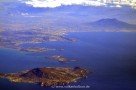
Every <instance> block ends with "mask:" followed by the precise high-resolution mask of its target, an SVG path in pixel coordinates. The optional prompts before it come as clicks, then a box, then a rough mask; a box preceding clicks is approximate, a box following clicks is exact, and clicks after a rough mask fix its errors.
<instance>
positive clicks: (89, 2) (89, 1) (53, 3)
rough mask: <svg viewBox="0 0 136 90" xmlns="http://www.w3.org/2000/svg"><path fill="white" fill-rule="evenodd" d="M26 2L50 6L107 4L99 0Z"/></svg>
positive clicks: (39, 0)
mask: <svg viewBox="0 0 136 90" xmlns="http://www.w3.org/2000/svg"><path fill="white" fill-rule="evenodd" d="M25 3H26V4H29V5H32V6H33V7H50V8H55V7H59V6H62V5H85V6H89V5H91V6H102V5H105V4H104V3H101V2H99V1H94V0H28V1H25Z"/></svg>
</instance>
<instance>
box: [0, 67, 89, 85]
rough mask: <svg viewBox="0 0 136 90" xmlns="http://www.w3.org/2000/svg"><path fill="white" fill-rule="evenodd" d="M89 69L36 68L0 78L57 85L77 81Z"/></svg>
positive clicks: (1, 75)
mask: <svg viewBox="0 0 136 90" xmlns="http://www.w3.org/2000/svg"><path fill="white" fill-rule="evenodd" d="M87 73H88V71H87V70H86V69H82V68H79V67H75V68H61V67H58V68H51V67H44V68H35V69H32V70H27V71H23V72H19V73H10V74H0V78H7V79H9V80H10V81H12V82H26V83H39V84H41V85H42V86H56V85H64V84H69V83H71V82H75V81H77V80H78V79H80V78H83V77H85V76H86V75H87Z"/></svg>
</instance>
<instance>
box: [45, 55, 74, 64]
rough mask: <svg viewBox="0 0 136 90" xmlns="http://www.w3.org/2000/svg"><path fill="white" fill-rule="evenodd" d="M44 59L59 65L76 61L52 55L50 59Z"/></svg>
mask: <svg viewBox="0 0 136 90" xmlns="http://www.w3.org/2000/svg"><path fill="white" fill-rule="evenodd" d="M46 58H49V59H51V60H55V61H58V62H61V63H65V62H70V61H72V62H73V61H77V60H76V59H71V58H67V57H64V56H61V55H53V56H51V57H46Z"/></svg>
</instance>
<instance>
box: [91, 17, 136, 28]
mask: <svg viewBox="0 0 136 90" xmlns="http://www.w3.org/2000/svg"><path fill="white" fill-rule="evenodd" d="M89 25H91V27H93V28H97V29H114V30H118V29H119V30H122V29H125V30H136V25H134V24H129V23H126V22H123V21H119V20H117V19H109V18H107V19H101V20H98V21H95V22H91V23H89Z"/></svg>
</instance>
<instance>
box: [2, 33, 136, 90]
mask: <svg viewBox="0 0 136 90" xmlns="http://www.w3.org/2000/svg"><path fill="white" fill-rule="evenodd" d="M67 37H74V38H76V39H77V42H48V43H43V44H42V45H45V46H46V47H50V48H64V51H58V50H57V51H49V52H44V53H26V52H20V51H16V50H13V49H7V48H6V49H5V48H1V49H0V72H3V73H11V72H18V71H22V70H26V69H32V68H36V67H45V66H46V67H48V66H51V67H57V66H59V67H75V66H80V67H84V68H87V69H89V70H90V71H91V72H92V73H90V74H89V75H88V77H87V78H86V79H82V80H81V81H79V82H77V83H73V84H71V85H88V86H90V90H136V86H135V85H136V33H123V32H80V33H69V34H68V35H67ZM48 55H64V56H66V57H69V58H75V59H77V61H76V62H67V63H59V62H56V61H53V60H49V59H48V58H45V57H46V56H48ZM0 90H46V88H45V87H41V86H40V85H36V84H27V83H12V82H9V81H8V80H6V79H0Z"/></svg>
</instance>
